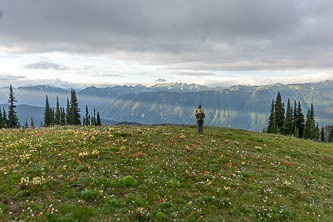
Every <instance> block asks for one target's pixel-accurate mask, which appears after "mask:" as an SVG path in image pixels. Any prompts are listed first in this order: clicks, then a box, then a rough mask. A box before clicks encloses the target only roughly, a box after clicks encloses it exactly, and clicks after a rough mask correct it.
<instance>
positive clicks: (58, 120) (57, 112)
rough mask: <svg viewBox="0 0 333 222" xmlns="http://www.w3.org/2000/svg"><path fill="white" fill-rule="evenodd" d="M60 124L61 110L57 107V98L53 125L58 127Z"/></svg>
mask: <svg viewBox="0 0 333 222" xmlns="http://www.w3.org/2000/svg"><path fill="white" fill-rule="evenodd" d="M60 122H61V110H60V105H59V98H58V96H57V104H56V111H55V119H54V124H55V125H60Z"/></svg>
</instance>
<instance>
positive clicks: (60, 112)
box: [0, 85, 102, 129]
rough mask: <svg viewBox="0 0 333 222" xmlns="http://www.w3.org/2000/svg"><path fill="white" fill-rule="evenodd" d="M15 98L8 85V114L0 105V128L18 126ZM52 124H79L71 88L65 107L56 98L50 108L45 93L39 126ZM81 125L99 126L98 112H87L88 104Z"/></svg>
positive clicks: (75, 97) (33, 126) (31, 124)
mask: <svg viewBox="0 0 333 222" xmlns="http://www.w3.org/2000/svg"><path fill="white" fill-rule="evenodd" d="M16 102H17V101H16V99H15V95H14V92H13V87H12V85H10V87H9V98H8V104H9V106H8V114H7V113H6V110H5V108H4V107H2V109H1V107H0V129H1V128H19V127H20V124H19V119H18V116H17V112H16V110H15V109H16V105H15V103H16ZM54 125H61V126H64V125H81V116H80V108H79V103H78V100H77V96H76V92H75V90H74V89H71V97H70V100H69V99H68V98H67V107H66V109H65V108H64V107H61V106H60V104H59V98H58V97H57V100H56V107H55V108H51V107H50V104H49V99H48V96H47V95H46V100H45V109H44V123H43V122H41V124H40V126H44V127H49V126H54ZM82 125H85V126H101V125H102V121H101V117H100V114H99V112H97V114H96V110H95V108H94V112H93V115H90V114H89V110H88V106H87V105H86V113H85V116H84V118H83V121H82ZM23 127H24V128H28V127H29V124H28V121H27V120H26V122H25V124H24V126H23ZM30 127H31V128H35V123H34V121H33V118H32V117H31V120H30Z"/></svg>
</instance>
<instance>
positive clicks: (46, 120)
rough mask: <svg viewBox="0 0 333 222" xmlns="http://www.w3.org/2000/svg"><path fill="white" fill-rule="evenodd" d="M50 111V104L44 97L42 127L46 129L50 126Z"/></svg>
mask: <svg viewBox="0 0 333 222" xmlns="http://www.w3.org/2000/svg"><path fill="white" fill-rule="evenodd" d="M51 115H52V110H51V108H50V104H49V98H48V96H47V95H46V99H45V109H44V126H45V127H48V126H51V124H52V117H51Z"/></svg>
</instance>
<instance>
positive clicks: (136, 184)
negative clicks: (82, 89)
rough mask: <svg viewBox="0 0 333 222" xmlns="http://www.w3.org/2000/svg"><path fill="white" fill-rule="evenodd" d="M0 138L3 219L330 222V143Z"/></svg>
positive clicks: (142, 130)
mask: <svg viewBox="0 0 333 222" xmlns="http://www.w3.org/2000/svg"><path fill="white" fill-rule="evenodd" d="M0 132H1V133H0V208H1V209H0V218H2V219H3V220H4V221H7V220H9V219H15V220H19V219H22V220H25V221H26V220H33V221H35V220H37V221H39V220H40V221H43V220H48V221H75V220H77V221H85V220H89V221H109V220H111V221H115V220H117V218H120V220H121V221H127V220H129V221H133V220H141V221H146V220H149V219H151V220H152V221H169V220H173V219H176V220H177V221H183V220H185V221H197V220H201V221H223V220H225V221H259V220H263V221H284V220H286V221H287V220H291V221H333V147H332V144H320V143H316V142H312V141H307V140H299V139H295V138H289V137H284V136H279V135H269V134H262V133H255V132H249V131H242V130H233V129H225V128H214V127H209V128H206V131H205V134H204V135H203V136H198V135H197V133H196V129H195V128H194V127H185V128H182V127H176V126H166V127H161V126H156V127H145V126H138V127H134V126H119V127H115V128H110V127H102V128H84V127H79V128H73V127H68V128H61V127H59V128H47V129H36V130H26V131H25V132H23V131H19V130H3V131H0ZM42 176H43V178H44V179H43V178H41V177H42ZM26 177H29V181H27V180H26V181H24V178H26ZM38 177H39V179H38ZM22 178H23V179H22ZM33 178H35V179H34V181H32V180H33ZM0 221H1V219H0Z"/></svg>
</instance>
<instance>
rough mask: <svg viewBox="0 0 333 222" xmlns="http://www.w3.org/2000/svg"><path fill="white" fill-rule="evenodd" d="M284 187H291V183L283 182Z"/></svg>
mask: <svg viewBox="0 0 333 222" xmlns="http://www.w3.org/2000/svg"><path fill="white" fill-rule="evenodd" d="M283 185H285V186H286V187H289V186H290V185H291V183H290V182H289V181H287V180H285V181H284V182H283Z"/></svg>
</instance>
